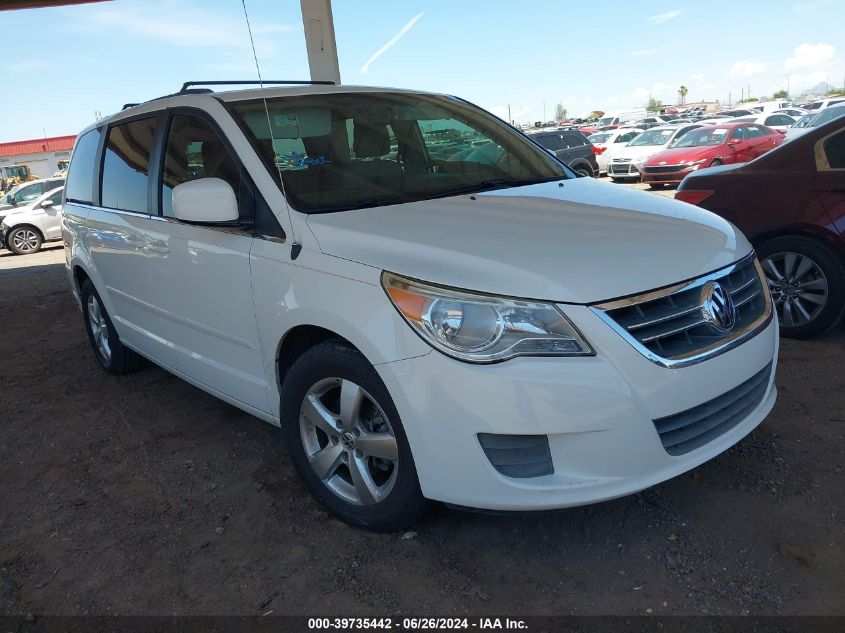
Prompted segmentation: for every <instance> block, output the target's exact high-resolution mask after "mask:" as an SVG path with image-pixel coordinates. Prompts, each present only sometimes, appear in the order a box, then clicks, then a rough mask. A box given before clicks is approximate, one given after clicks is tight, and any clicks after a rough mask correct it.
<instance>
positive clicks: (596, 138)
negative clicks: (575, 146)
mask: <svg viewBox="0 0 845 633" xmlns="http://www.w3.org/2000/svg"><path fill="white" fill-rule="evenodd" d="M587 138H588V140H589V141H590V143H593V144H595V143H604V142H605V141H607V139H609V138H610V133H609V132H596V133H595V134H590V136H588V137H587ZM620 138H621V136H619V137H617V139H616V142H617V143H618V142H619V139H620Z"/></svg>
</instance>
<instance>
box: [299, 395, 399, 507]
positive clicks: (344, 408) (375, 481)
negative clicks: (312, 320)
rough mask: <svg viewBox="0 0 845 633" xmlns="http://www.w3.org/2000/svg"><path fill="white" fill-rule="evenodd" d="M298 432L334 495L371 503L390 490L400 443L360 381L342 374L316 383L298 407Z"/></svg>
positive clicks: (392, 484) (367, 503) (380, 498)
mask: <svg viewBox="0 0 845 633" xmlns="http://www.w3.org/2000/svg"><path fill="white" fill-rule="evenodd" d="M299 433H300V437H301V439H302V446H303V448H304V449H305V455H306V457H307V459H308V463H309V464H310V466H311V468H312V469H313V471H314V474H316V475H317V477H318V478H319V479H320V481H322V482H323V485H325V486H326V487H327V488H328V489H329V490H331V491H332V492H333V493H334V494H335V495H337V496H338V497H340V498H341V499H343V500H344V501H346V502H348V503H351V504H353V505H372V504H375V503H378V502H379V501H382V500H383V499H385V498H386V497H387V496H388V495H389V494H390V491H391V490H392V489H393V486H394V484H395V483H396V476H397V474H398V465H399V447H398V445H397V443H396V437H395V435H394V433H393V429H392V427H391V426H390V422H389V420H388V419H387V416H386V415H385V414H384V411H383V410H382V409H381V407H380V406H379V404H378V403H377V402H376V401H375V400H374V399H373V397H372V396H371V395H370V394H368V393H367V392H366V391H365V390H364V389H362V388H361V386H360V385H357V384H355V383H354V382H352V381H351V380H346V379H342V378H326V379H324V380H320V381H319V382H317V383H316V384H314V385H313V386H312V387H311V388H310V389H309V390H308V391H307V392H306V394H305V397H304V398H303V401H302V405H301V407H300V414H299Z"/></svg>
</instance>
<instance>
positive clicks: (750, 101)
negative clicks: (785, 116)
mask: <svg viewBox="0 0 845 633" xmlns="http://www.w3.org/2000/svg"><path fill="white" fill-rule="evenodd" d="M759 100H760V99H758V98H757V97H749V98H748V99H743V100H742V101H740V103H757V102H758V101H759Z"/></svg>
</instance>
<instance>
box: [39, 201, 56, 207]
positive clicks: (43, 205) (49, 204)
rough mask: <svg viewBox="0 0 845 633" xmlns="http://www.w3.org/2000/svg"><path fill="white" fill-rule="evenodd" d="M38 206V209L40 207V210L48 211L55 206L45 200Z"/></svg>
mask: <svg viewBox="0 0 845 633" xmlns="http://www.w3.org/2000/svg"><path fill="white" fill-rule="evenodd" d="M38 206H39V207H41V208H42V209H49V208H50V207H53V206H55V205H54V204H53V201H52V200H50V199H47V200H44V201H43V202H42V203H41V204H39V205H38Z"/></svg>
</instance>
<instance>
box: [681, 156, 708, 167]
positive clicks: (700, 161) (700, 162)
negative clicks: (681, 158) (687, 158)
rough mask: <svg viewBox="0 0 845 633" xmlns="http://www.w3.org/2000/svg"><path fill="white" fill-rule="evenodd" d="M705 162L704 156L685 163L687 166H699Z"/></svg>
mask: <svg viewBox="0 0 845 633" xmlns="http://www.w3.org/2000/svg"><path fill="white" fill-rule="evenodd" d="M706 162H707V159H706V158H702V159H701V160H697V161H695V162H689V163H687V164H686V166H687V167H699V166H701V165H703V164H704V163H706Z"/></svg>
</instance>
